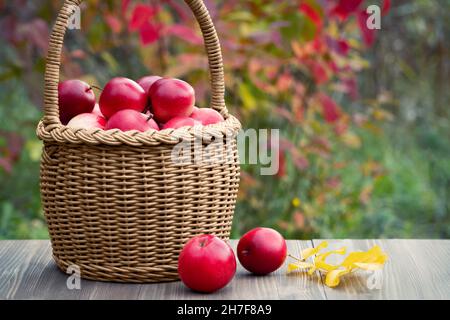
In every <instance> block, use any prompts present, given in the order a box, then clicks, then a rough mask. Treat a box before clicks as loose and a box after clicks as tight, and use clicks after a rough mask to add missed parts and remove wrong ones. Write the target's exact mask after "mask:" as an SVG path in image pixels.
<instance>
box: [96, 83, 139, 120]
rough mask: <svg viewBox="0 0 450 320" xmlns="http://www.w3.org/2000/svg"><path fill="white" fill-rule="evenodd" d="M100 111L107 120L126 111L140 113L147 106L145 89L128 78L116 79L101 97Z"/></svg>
mask: <svg viewBox="0 0 450 320" xmlns="http://www.w3.org/2000/svg"><path fill="white" fill-rule="evenodd" d="M99 104H100V110H101V112H102V114H103V115H104V116H105V117H106V118H108V119H109V118H111V117H112V116H113V115H114V114H115V113H117V112H118V111H121V110H124V109H131V110H135V111H138V112H142V111H144V109H145V108H146V106H147V94H146V92H145V91H144V89H143V88H142V87H141V86H140V85H139V84H137V83H136V82H134V81H133V80H131V79H128V78H121V77H118V78H114V79H112V80H110V81H109V82H108V83H107V84H106V86H105V88H104V89H103V91H102V94H101V95H100V100H99Z"/></svg>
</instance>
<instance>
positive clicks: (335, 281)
mask: <svg viewBox="0 0 450 320" xmlns="http://www.w3.org/2000/svg"><path fill="white" fill-rule="evenodd" d="M348 273H350V270H347V269H344V270H332V271H330V272H328V273H327V276H326V277H325V284H326V285H327V286H328V287H331V288H333V287H336V286H337V285H339V283H340V282H341V277H342V276H343V275H345V274H348Z"/></svg>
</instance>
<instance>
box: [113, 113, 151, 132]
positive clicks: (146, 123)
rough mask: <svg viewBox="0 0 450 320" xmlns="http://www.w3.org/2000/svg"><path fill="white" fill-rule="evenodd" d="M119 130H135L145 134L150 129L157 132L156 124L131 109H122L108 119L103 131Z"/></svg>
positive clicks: (149, 117)
mask: <svg viewBox="0 0 450 320" xmlns="http://www.w3.org/2000/svg"><path fill="white" fill-rule="evenodd" d="M112 129H119V130H121V131H132V130H137V131H141V132H145V131H148V130H151V129H154V130H157V131H158V130H159V127H158V124H157V123H156V122H155V120H153V119H152V118H151V116H148V115H145V114H143V113H141V112H138V111H136V110H131V109H124V110H120V111H119V112H116V113H115V114H114V115H113V116H112V117H111V118H109V120H108V123H107V124H106V127H105V130H112Z"/></svg>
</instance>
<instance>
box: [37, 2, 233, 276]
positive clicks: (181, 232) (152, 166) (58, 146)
mask: <svg viewBox="0 0 450 320" xmlns="http://www.w3.org/2000/svg"><path fill="white" fill-rule="evenodd" d="M185 2H186V3H187V4H188V5H189V7H190V8H191V9H192V11H193V13H194V15H195V17H196V18H197V20H198V22H199V24H200V27H201V30H202V33H203V36H204V42H205V47H206V52H207V55H208V59H209V65H210V74H211V107H213V108H215V109H216V110H218V111H220V112H221V113H222V115H224V117H225V119H226V121H225V122H223V123H220V124H217V125H211V126H207V127H195V128H182V129H177V130H173V129H168V130H163V131H159V132H157V131H149V132H146V133H141V132H136V131H132V132H121V131H119V130H110V131H103V130H84V129H77V130H75V129H72V128H68V127H66V126H63V125H62V124H61V122H60V120H59V111H58V83H59V71H60V56H61V50H62V45H63V40H64V35H65V31H66V26H67V21H68V18H69V16H70V15H71V13H72V10H73V7H72V6H74V5H79V4H80V3H81V0H66V1H65V3H64V5H63V7H62V9H61V11H60V14H59V16H58V18H57V21H56V23H55V26H54V28H53V32H52V34H51V37H50V46H49V53H48V58H47V66H46V73H45V110H44V111H45V114H44V118H43V120H42V121H41V122H40V123H39V125H38V128H37V134H38V136H39V138H40V139H42V140H43V141H44V151H43V155H42V161H41V195H42V202H43V207H44V212H45V217H46V220H47V224H48V228H49V233H50V237H51V242H52V248H53V255H54V259H55V261H56V263H57V264H58V266H59V267H60V268H61V269H62V270H63V271H66V270H67V268H68V267H69V266H71V265H76V266H78V267H79V268H80V269H81V276H82V277H83V278H87V279H93V280H103V281H117V282H137V283H140V282H161V281H171V280H176V279H178V274H177V259H178V254H179V251H180V250H181V248H182V246H183V244H184V243H185V242H186V241H187V240H188V239H190V238H191V237H193V236H194V235H197V234H202V233H211V234H216V235H217V236H219V237H221V238H223V239H228V237H229V234H230V229H231V223H232V219H233V212H234V207H235V202H236V195H237V191H238V187H239V163H238V154H237V145H236V139H235V135H236V134H237V132H238V131H239V129H240V123H239V121H238V120H237V119H236V118H234V117H233V116H231V115H229V114H228V111H227V108H226V106H225V102H224V87H225V86H224V80H223V64H222V56H221V49H220V44H219V40H218V37H217V34H216V31H215V28H214V26H213V24H212V21H211V18H210V16H209V13H208V11H207V9H206V7H205V5H204V4H203V1H201V0H185ZM226 135H227V136H228V137H229V136H232V138H231V140H229V141H230V142H229V143H228V144H221V143H217V142H218V141H221V139H222V138H224V137H225V136H226ZM181 141H184V142H195V141H196V142H198V143H199V145H200V146H203V147H207V156H208V158H207V159H206V158H205V159H204V160H203V161H190V162H187V163H181V164H180V163H176V162H174V161H173V157H172V151H173V149H174V146H175V145H177V144H178V143H179V142H181ZM191 151H193V152H192V154H196V153H195V152H198V150H197V149H194V148H193V149H192V150H191ZM184 158H185V159H191V156H190V155H189V154H187V155H185V156H184Z"/></svg>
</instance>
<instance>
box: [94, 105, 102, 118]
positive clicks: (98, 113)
mask: <svg viewBox="0 0 450 320" xmlns="http://www.w3.org/2000/svg"><path fill="white" fill-rule="evenodd" d="M92 113H94V114H96V115H98V116H102V117H104V116H103V113H102V112H101V110H100V106H99V104H98V103H96V104H95V107H94V110H92Z"/></svg>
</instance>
